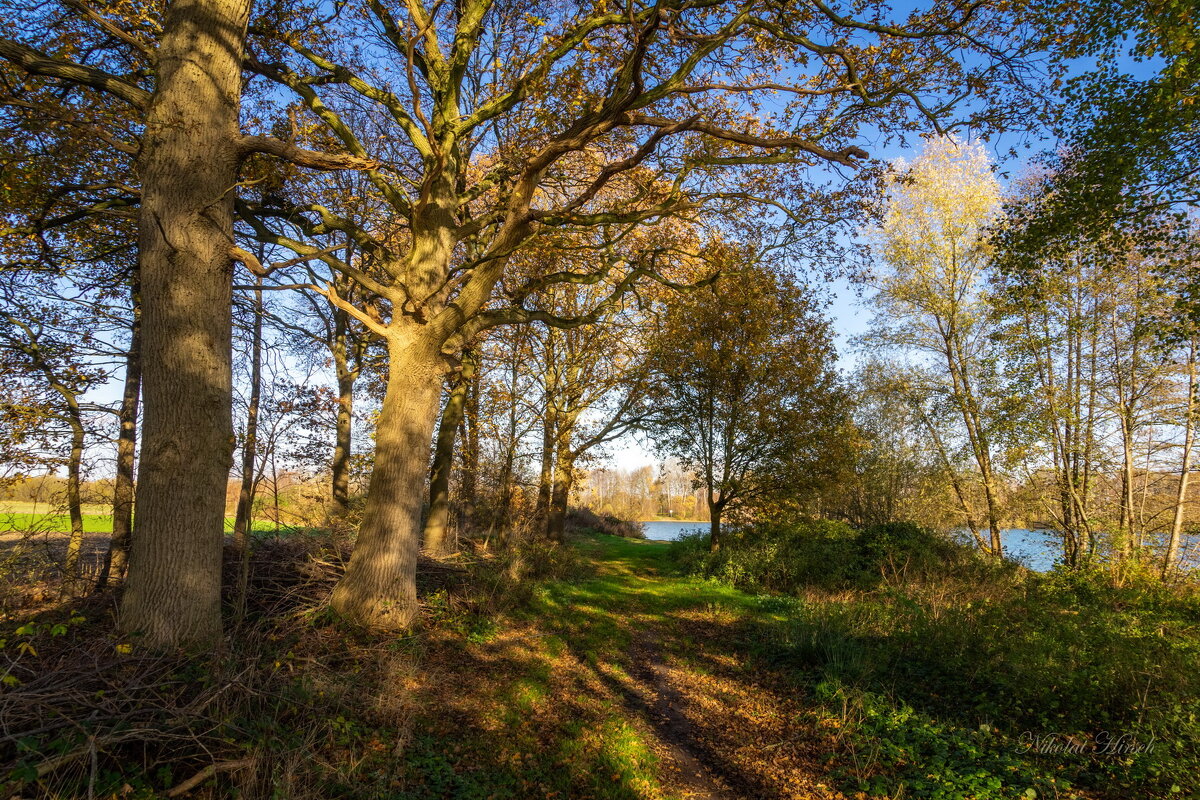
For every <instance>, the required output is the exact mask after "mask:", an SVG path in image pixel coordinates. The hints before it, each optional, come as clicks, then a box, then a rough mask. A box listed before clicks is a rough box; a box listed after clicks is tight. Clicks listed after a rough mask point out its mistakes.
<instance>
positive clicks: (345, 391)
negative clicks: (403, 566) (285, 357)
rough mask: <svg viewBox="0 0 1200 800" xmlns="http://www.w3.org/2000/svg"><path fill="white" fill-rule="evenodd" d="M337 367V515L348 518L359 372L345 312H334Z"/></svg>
mask: <svg viewBox="0 0 1200 800" xmlns="http://www.w3.org/2000/svg"><path fill="white" fill-rule="evenodd" d="M333 318H334V337H333V363H334V367H335V368H336V370H337V385H338V408H337V422H336V424H335V427H334V441H333V479H332V493H333V514H332V516H334V517H344V516H345V515H346V511H347V510H348V508H349V504H350V457H351V455H352V454H353V449H352V441H351V437H352V436H353V433H354V384H355V383H356V382H357V380H358V370H357V368H351V366H350V359H349V353H348V344H347V338H348V336H349V333H348V329H349V325H350V322H349V319H348V318H347V314H346V312H345V311H342V310H341V309H338V308H335V309H333Z"/></svg>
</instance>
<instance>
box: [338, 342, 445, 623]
mask: <svg viewBox="0 0 1200 800" xmlns="http://www.w3.org/2000/svg"><path fill="white" fill-rule="evenodd" d="M439 349H440V348H438V347H436V346H434V345H433V344H431V343H428V342H425V341H422V340H421V339H419V338H417V337H405V336H404V333H403V332H397V333H396V334H394V335H393V338H392V340H391V341H390V342H389V345H388V350H389V356H390V358H389V369H388V383H387V391H386V394H385V396H384V400H383V406H382V408H381V409H380V412H379V421H378V423H377V426H376V432H375V466H374V469H373V470H372V471H371V481H370V484H369V486H368V489H367V504H366V509H365V511H364V516H363V523H362V527H361V528H360V529H359V533H358V542H357V544H356V545H355V547H354V552H353V554H352V555H351V557H350V563H349V564H348V565H347V567H346V574H345V575H343V576H342V579H341V580H340V581H338V584H337V586H336V587H334V590H333V597H332V606H333V608H334V610H335V611H336V612H337V613H338V614H340V615H341V616H343V617H345V618H346V619H348V620H350V621H352V622H355V623H358V624H360V625H363V626H366V627H369V628H378V629H384V630H401V629H404V628H407V627H408V626H409V625H410V624H411V623H412V621H413V619H414V618H415V617H416V615H417V611H418V608H417V585H416V574H417V554H418V552H419V550H420V536H421V506H422V502H421V501H422V499H423V497H422V496H423V494H424V493H423V492H422V491H421V487H422V486H423V484H424V483H425V478H426V476H427V474H428V473H427V472H426V465H427V464H428V463H429V460H428V459H429V448H430V444H431V440H432V438H433V428H434V425H435V423H436V421H437V414H438V401H439V399H440V395H441V386H442V376H443V374H444V371H445V368H444V363H443V361H442V356H441V354H440V352H439Z"/></svg>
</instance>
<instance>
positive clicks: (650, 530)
mask: <svg viewBox="0 0 1200 800" xmlns="http://www.w3.org/2000/svg"><path fill="white" fill-rule="evenodd" d="M642 529H643V530H644V531H645V532H646V538H647V539H653V540H654V541H658V542H671V541H674V540H676V539H678V538H679V537H680V536H682V535H683V534H685V533H692V532H694V531H707V530H708V523H707V522H677V521H675V520H650V521H646V522H643V523H642ZM1001 535H1002V536H1003V539H1004V554H1005V555H1006V556H1008V557H1009V558H1011V559H1013V560H1014V561H1019V562H1021V563H1022V564H1024V565H1025V566H1027V567H1029V568H1030V569H1032V570H1037V571H1038V572H1046V571H1048V570H1049V569H1050V568H1051V567H1053V566H1054V564H1055V562H1056V561H1058V559H1059V556H1060V554H1061V553H1062V544H1061V542H1060V541H1059V538H1058V536H1057V534H1055V533H1054V532H1053V531H1035V530H1028V529H1026V528H1006V529H1005V530H1004V531H1002V533H1001ZM1183 548H1184V563H1185V564H1186V565H1187V566H1189V567H1195V566H1196V562H1197V550H1198V549H1200V540H1198V539H1197V537H1194V536H1185V537H1184V541H1183Z"/></svg>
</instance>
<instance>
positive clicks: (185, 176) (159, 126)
mask: <svg viewBox="0 0 1200 800" xmlns="http://www.w3.org/2000/svg"><path fill="white" fill-rule="evenodd" d="M249 11H250V9H249V1H248V0H176V1H175V2H173V3H170V4H169V5H168V6H167V9H166V16H165V19H164V22H163V35H162V39H161V42H160V44H159V48H158V53H157V58H158V64H157V72H156V78H157V85H156V87H155V91H154V96H153V98H152V99H151V102H150V107H149V109H148V111H147V116H146V124H145V130H144V132H143V134H142V143H141V155H140V156H139V160H138V173H139V175H140V177H141V181H142V197H141V205H140V210H139V219H138V229H139V232H138V265H139V271H140V274H141V280H142V302H143V312H142V324H143V328H142V336H143V339H142V344H143V352H142V359H143V360H142V364H143V370H144V372H143V392H144V402H143V411H144V417H143V424H142V444H141V459H140V469H139V479H138V483H137V491H136V497H137V500H136V502H137V517H136V520H135V523H134V535H133V544H132V548H131V551H130V560H129V577H128V580H127V582H126V587H125V596H124V601H123V603H122V607H121V627H122V628H123V629H124V630H125V631H127V632H140V633H141V634H142V636H141V638H140V640H139V642H140V644H141V645H142V646H146V647H151V648H169V647H180V646H182V647H187V648H203V647H210V646H212V645H214V644H216V642H217V641H218V640H219V639H220V637H221V544H222V539H223V534H224V531H223V529H224V515H225V487H226V481H227V480H228V477H229V468H230V466H231V464H232V461H233V422H232V418H231V405H232V404H231V399H232V393H233V390H232V357H231V354H230V346H231V338H232V315H231V304H232V280H231V279H232V263H231V259H230V247H231V245H232V243H233V199H234V190H235V187H236V185H237V178H238V158H239V154H238V151H237V147H238V143H239V129H238V107H239V101H240V94H241V88H242V60H243V53H244V40H245V33H246V24H247V20H248V19H249Z"/></svg>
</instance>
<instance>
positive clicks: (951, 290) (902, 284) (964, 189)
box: [866, 137, 1002, 556]
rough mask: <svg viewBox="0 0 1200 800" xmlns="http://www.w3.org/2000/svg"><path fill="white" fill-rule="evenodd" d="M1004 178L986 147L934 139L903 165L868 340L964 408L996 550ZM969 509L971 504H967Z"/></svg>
mask: <svg viewBox="0 0 1200 800" xmlns="http://www.w3.org/2000/svg"><path fill="white" fill-rule="evenodd" d="M999 201H1000V184H999V182H998V181H997V180H996V178H995V176H994V175H993V174H992V164H991V160H990V158H989V157H988V155H987V153H986V152H985V151H984V150H983V148H982V147H980V146H979V145H969V144H967V143H965V142H963V141H961V140H959V139H955V138H951V137H939V138H930V139H928V140H926V142H925V145H924V147H923V149H922V151H921V153H920V155H918V156H917V157H916V158H915V159H914V160H913V161H912V162H911V163H907V162H903V161H902V162H899V163H897V164H896V165H895V177H894V178H893V179H892V181H891V185H890V191H889V197H888V201H887V206H886V210H885V213H884V220H883V223H882V225H881V226H880V228H879V229H878V231H877V232H876V233H875V236H876V238H877V243H878V249H879V254H880V261H881V270H880V273H881V274H880V276H879V277H878V279H877V280H875V281H874V288H875V289H876V290H877V291H876V294H875V296H874V297H873V299H872V303H873V305H874V307H875V312H876V316H875V324H874V327H873V329H872V331H871V332H870V334H869V335H868V336H867V338H866V341H867V342H869V343H870V344H872V345H874V346H877V347H885V348H890V349H893V350H897V351H901V352H905V353H908V354H910V355H911V356H912V357H915V358H916V359H917V360H918V361H919V363H920V364H921V365H922V366H924V367H925V368H926V369H925V370H924V372H925V374H926V375H928V376H930V377H931V378H932V379H933V381H934V382H935V383H933V384H931V385H930V386H928V387H926V389H927V391H930V392H936V393H938V394H941V395H943V396H945V397H946V398H947V400H948V402H949V403H950V404H951V406H952V407H953V408H954V409H955V411H956V412H957V414H958V416H959V418H960V420H961V422H962V427H961V435H962V437H963V440H964V441H965V446H966V449H967V450H968V452H969V453H970V456H971V458H972V460H973V462H974V464H975V469H976V475H977V480H978V482H979V486H980V488H981V490H982V493H983V496H984V505H985V515H986V526H987V531H988V541H987V549H988V550H989V551H990V552H991V553H992V554H993V555H995V556H999V555H1000V554H1001V552H1002V543H1001V540H1000V517H1001V508H1000V504H1001V498H1000V492H1001V486H1000V476H999V474H998V470H997V467H996V461H997V447H996V441H995V439H996V425H997V415H996V407H995V406H996V404H995V401H994V396H993V395H992V394H991V390H992V388H993V384H994V380H993V378H994V374H995V372H994V363H993V354H992V352H991V340H990V333H991V323H990V320H989V313H988V307H987V304H986V299H985V296H984V292H985V290H986V282H987V277H988V272H989V254H988V245H987V242H986V238H985V233H986V227H987V225H988V224H989V223H990V222H991V220H992V218H993V216H994V214H995V212H996V210H997V208H998V205H999ZM964 511H966V508H965V507H964Z"/></svg>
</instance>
